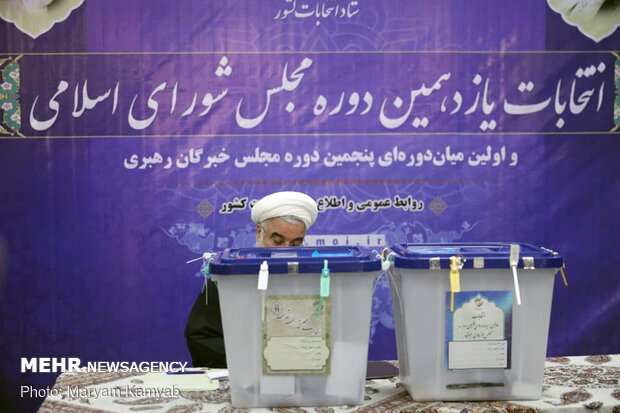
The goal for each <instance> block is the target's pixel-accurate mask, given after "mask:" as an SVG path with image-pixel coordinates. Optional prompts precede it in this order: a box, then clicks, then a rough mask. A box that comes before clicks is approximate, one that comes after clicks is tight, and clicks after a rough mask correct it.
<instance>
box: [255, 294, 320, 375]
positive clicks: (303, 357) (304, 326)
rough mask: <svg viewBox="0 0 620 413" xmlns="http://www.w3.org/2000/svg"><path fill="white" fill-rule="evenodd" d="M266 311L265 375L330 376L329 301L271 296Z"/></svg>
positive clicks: (318, 298)
mask: <svg viewBox="0 0 620 413" xmlns="http://www.w3.org/2000/svg"><path fill="white" fill-rule="evenodd" d="M319 307H320V309H319ZM264 311H265V319H264V322H263V374H264V375H290V374H295V375H299V374H329V366H330V364H329V361H330V358H329V356H330V334H329V331H330V328H329V326H330V314H331V301H330V299H329V297H326V298H323V300H321V299H320V297H319V296H318V295H301V296H268V297H265V309H264Z"/></svg>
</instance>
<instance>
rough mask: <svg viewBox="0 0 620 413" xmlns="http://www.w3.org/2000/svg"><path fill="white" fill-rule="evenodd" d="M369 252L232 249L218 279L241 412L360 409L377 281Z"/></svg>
mask: <svg viewBox="0 0 620 413" xmlns="http://www.w3.org/2000/svg"><path fill="white" fill-rule="evenodd" d="M380 270H381V260H380V259H379V258H377V257H375V254H372V253H371V252H370V251H368V250H366V249H363V248H362V247H333V248H332V247H323V248H311V247H289V248H242V249H227V250H225V251H224V252H222V253H221V254H220V255H219V256H218V258H217V259H216V260H215V261H214V262H212V263H211V264H210V273H211V276H212V278H213V279H214V280H215V281H216V282H217V286H218V291H219V298H220V306H221V313H222V325H223V331H224V344H225V347H226V359H227V363H228V370H229V377H230V388H231V397H232V405H233V406H235V407H275V406H318V405H345V404H360V403H362V399H363V395H364V383H365V377H366V361H367V356H368V336H369V329H370V314H371V304H372V293H373V283H374V280H375V279H376V278H377V277H378V276H379V274H380Z"/></svg>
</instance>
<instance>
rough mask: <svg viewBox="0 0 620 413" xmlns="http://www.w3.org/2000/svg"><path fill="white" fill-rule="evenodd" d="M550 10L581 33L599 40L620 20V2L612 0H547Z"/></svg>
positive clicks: (606, 35) (607, 34)
mask: <svg viewBox="0 0 620 413" xmlns="http://www.w3.org/2000/svg"><path fill="white" fill-rule="evenodd" d="M547 3H548V4H549V7H550V8H551V10H553V11H555V12H556V13H559V14H560V15H561V16H562V18H563V19H564V21H565V22H566V23H568V24H570V25H571V26H576V27H577V28H578V29H579V31H580V32H581V33H583V34H584V35H586V36H588V37H589V38H590V39H592V40H594V41H596V42H599V41H601V40H603V39H604V38H606V37H608V36H610V35H611V34H612V33H613V32H614V31H616V28H617V27H618V23H619V22H620V4H619V3H618V2H617V1H613V0H547Z"/></svg>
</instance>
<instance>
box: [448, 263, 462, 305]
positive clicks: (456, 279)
mask: <svg viewBox="0 0 620 413" xmlns="http://www.w3.org/2000/svg"><path fill="white" fill-rule="evenodd" d="M461 268H463V264H462V262H461V259H460V258H459V257H455V256H453V257H450V312H451V313H452V312H454V293H460V292H461V278H460V274H459V270H460V269H461Z"/></svg>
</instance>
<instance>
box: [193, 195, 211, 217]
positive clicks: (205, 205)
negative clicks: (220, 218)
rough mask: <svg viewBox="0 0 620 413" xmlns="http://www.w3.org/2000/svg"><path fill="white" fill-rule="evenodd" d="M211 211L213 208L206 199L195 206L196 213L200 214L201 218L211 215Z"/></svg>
mask: <svg viewBox="0 0 620 413" xmlns="http://www.w3.org/2000/svg"><path fill="white" fill-rule="evenodd" d="M213 211H215V208H214V207H213V205H212V204H211V202H209V201H207V200H206V199H203V200H202V201H200V203H199V204H198V205H197V206H196V212H198V214H200V216H201V217H203V218H206V217H208V216H209V215H211V214H212V213H213Z"/></svg>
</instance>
